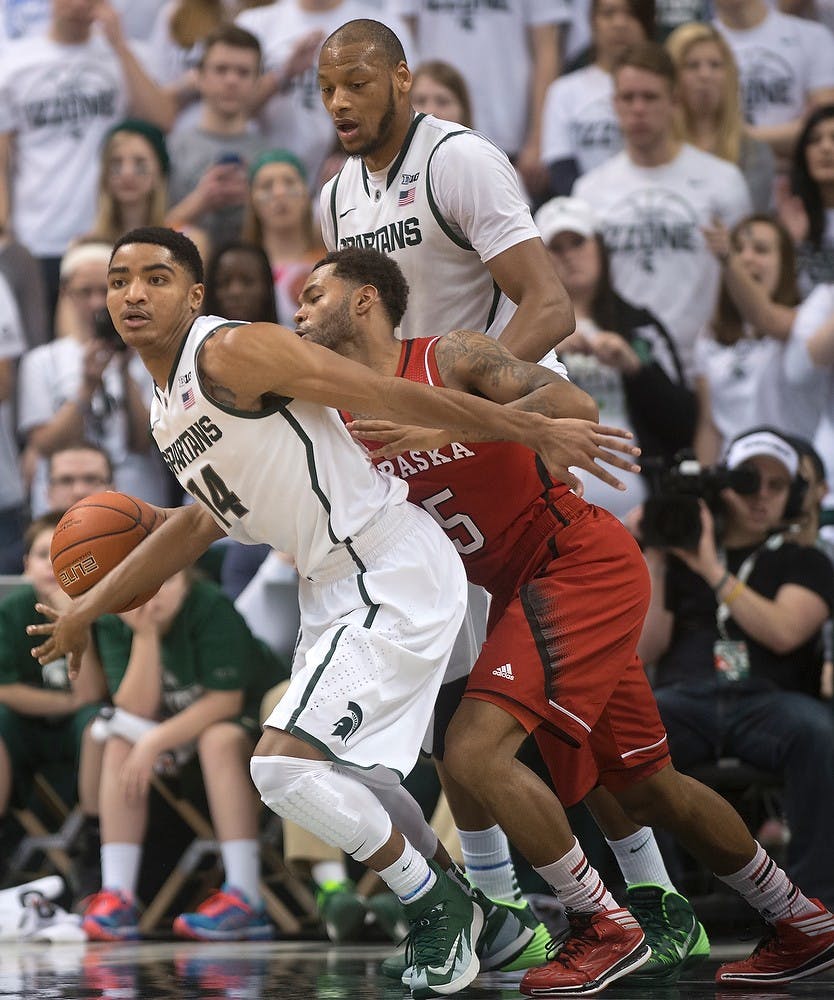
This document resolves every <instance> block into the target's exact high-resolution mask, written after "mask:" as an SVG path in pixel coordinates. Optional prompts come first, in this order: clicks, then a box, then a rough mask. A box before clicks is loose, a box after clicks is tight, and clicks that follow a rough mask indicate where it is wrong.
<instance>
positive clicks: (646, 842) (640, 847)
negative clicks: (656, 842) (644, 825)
mask: <svg viewBox="0 0 834 1000" xmlns="http://www.w3.org/2000/svg"><path fill="white" fill-rule="evenodd" d="M651 839H652V838H651V837H646V839H645V840H644V841H643V843H642V844H639V845H638V846H637V847H629V849H628V853H629V854H636V853H637V852H638V851H642V850H643V848H644V847H645V846H646V844H648V842H649V841H650V840H651Z"/></svg>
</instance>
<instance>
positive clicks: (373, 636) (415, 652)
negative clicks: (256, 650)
mask: <svg viewBox="0 0 834 1000" xmlns="http://www.w3.org/2000/svg"><path fill="white" fill-rule="evenodd" d="M352 549H353V552H354V556H351V555H350V554H349V553H348V552H347V551H346V550H345V549H343V548H341V547H340V549H339V550H337V552H335V553H333V554H332V555H331V557H329V559H328V562H327V564H326V565H325V566H323V567H321V568H320V569H318V570H317V571H316V580H315V581H311V580H306V579H301V580H300V581H299V603H300V607H301V633H300V638H299V644H298V647H297V649H296V653H295V659H294V661H293V670H292V678H291V680H290V685H289V688H288V689H287V692H286V694H285V695H284V697H283V698H282V699H281V701H280V702H279V703H278V705H277V706H276V708H275V709H274V711H273V712H272V714H271V715H270V716H269V717H268V718H267V719H266V721H265V723H264V725H265V726H271V727H273V728H275V729H283V730H286V731H287V732H289V733H292V734H293V735H294V736H297V737H299V739H302V740H304V741H305V742H307V743H310V744H312V745H313V746H315V747H318V749H319V750H321V751H322V752H323V753H324V754H325V755H326V756H327V757H328V758H329V759H331V760H333V761H334V762H336V763H338V764H341V765H346V766H349V767H351V768H354V769H359V770H360V771H361V772H362V774H361V779H362V780H363V781H366V782H367V783H369V784H374V783H377V782H380V783H383V784H387V783H394V782H397V781H400V780H401V779H402V778H403V777H404V776H405V775H406V774H408V772H409V771H410V770H411V769H412V768H413V767H414V765H415V763H416V762H417V757H418V754H419V751H420V744H421V741H422V739H423V736H424V734H425V732H426V728H427V726H428V723H429V721H430V719H431V716H432V711H433V708H434V701H435V698H436V696H437V692H438V690H439V689H440V685H441V683H442V682H443V678H444V673H445V670H446V665H447V663H448V661H449V655H450V653H451V650H452V645H453V643H454V641H455V636H456V635H457V633H458V629H459V628H460V625H461V622H462V621H463V616H464V611H465V609H466V601H467V589H466V577H465V574H464V570H463V564H462V563H461V561H460V558H459V556H458V554H457V553H456V552H455V549H454V547H453V545H452V543H451V542H450V541H449V540H448V539H447V538H446V536H445V535H444V534H443V532H442V530H441V529H440V528H439V527H438V526H437V525H436V524H435V523H434V521H433V520H432V518H431V517H430V515H429V514H427V513H426V512H425V511H423V510H421V509H419V508H417V507H415V506H413V505H412V504H410V503H408V502H403V503H402V504H398V505H397V506H395V507H393V508H392V509H391V510H389V511H388V512H387V513H386V514H384V515H383V516H382V518H381V519H380V520H379V521H378V522H377V523H376V524H374V525H373V526H372V527H371V528H369V529H368V530H367V531H365V532H364V533H363V534H362V536H361V537H359V538H357V539H354V540H353V541H352ZM357 777H360V775H357Z"/></svg>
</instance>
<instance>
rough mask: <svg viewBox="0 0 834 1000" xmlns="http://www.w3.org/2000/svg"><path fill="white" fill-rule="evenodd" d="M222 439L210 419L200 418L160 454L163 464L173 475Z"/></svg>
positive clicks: (219, 431)
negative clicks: (163, 460)
mask: <svg viewBox="0 0 834 1000" xmlns="http://www.w3.org/2000/svg"><path fill="white" fill-rule="evenodd" d="M222 437H223V432H222V431H221V430H220V428H219V427H218V426H217V424H215V423H214V422H213V421H212V420H211V418H210V417H200V419H199V420H195V421H194V423H193V424H189V425H188V427H186V429H185V430H184V431H183V432H182V434H179V435H177V437H176V438H175V439H174V443H173V444H172V445H170V446H169V447H168V448H166V449H165V450H164V451H163V452H162V457H163V458H164V459H165V464H166V465H167V466H168V468H169V469H170V470H171V472H173V473H174V474H175V475H176V473H177V472H182V470H183V469H184V468H186V466H188V465H190V464H191V462H193V461H194V459H195V458H197V456H198V455H202V454H204V452H206V451H208V450H209V448H211V446H212V445H213V444H214V443H215V442H217V441H219V440H220V438H222Z"/></svg>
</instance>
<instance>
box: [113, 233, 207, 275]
mask: <svg viewBox="0 0 834 1000" xmlns="http://www.w3.org/2000/svg"><path fill="white" fill-rule="evenodd" d="M128 243H149V244H150V245H151V246H157V247H165V249H166V250H168V251H169V253H170V254H171V257H172V258H173V259H174V261H175V263H177V264H179V265H180V267H184V268H185V270H186V271H188V272H189V274H190V275H191V277H192V278H193V279H194V284H195V285H202V283H203V258H202V257H201V256H200V251H199V250H198V249H197V247H196V246H195V245H194V244H193V243H192V242H191V240H190V239H189V238H188V237H187V236H186V235H185V234H184V233H179V232H177V231H176V229H166V228H165V227H164V226H140V227H139V228H138V229H131V230H130V232H129V233H125V234H124V236H120V237H119V239H117V240H116V242H115V244H114V246H113V253H111V254H110V263H111V264H112V263H113V258H114V257H115V256H116V251H117V250H118V249H119V248H120V247H123V246H127V244H128Z"/></svg>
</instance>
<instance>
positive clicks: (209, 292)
mask: <svg viewBox="0 0 834 1000" xmlns="http://www.w3.org/2000/svg"><path fill="white" fill-rule="evenodd" d="M229 253H245V254H249V256H250V257H252V259H253V260H254V261H256V263H257V265H258V270H259V271H260V272H261V280H262V281H263V286H264V290H265V292H266V296H265V298H264V300H263V302H261V303H257V302H255V303H253V304H252V307H253V312H259V313H260V315H258V318H257V320H256V322H258V323H277V322H278V312H277V309H276V306H275V291H274V281H275V279H274V278H273V276H272V265H271V264H270V263H269V257H267V255H266V253H265V252H264V250H263V248H262V247H259V246H257V244H255V243H247V242H246V241H245V240H230V241H229V242H228V243H223V244H222V245H221V246H219V247H217V249H216V250H214V252H213V253H212V255H211V257H210V258H209V262H208V264H207V265H206V297H205V298H204V299H203V315H205V316H219V315H220V314H221V308H220V302H219V300H218V298H217V272H218V271H219V269H220V264H221V261H222V260H223V258H224V257H225V256H226V254H229ZM227 318H228V319H240V318H241V317H240V316H229V317H227Z"/></svg>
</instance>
